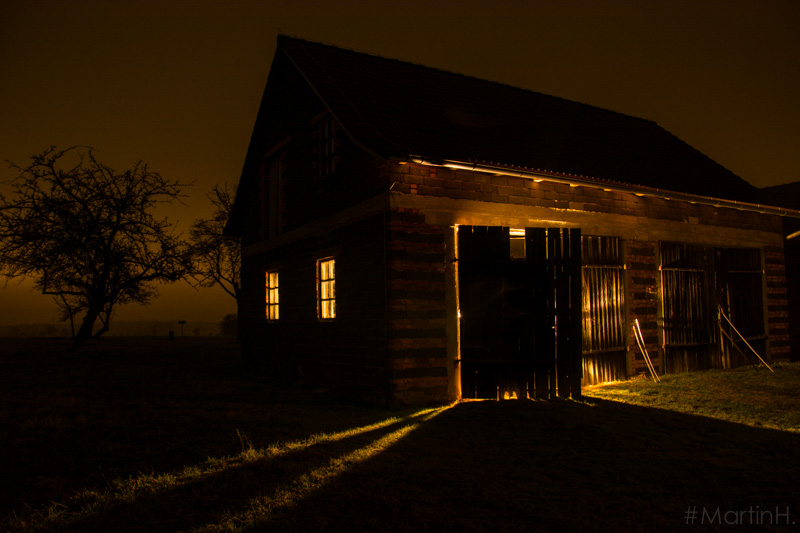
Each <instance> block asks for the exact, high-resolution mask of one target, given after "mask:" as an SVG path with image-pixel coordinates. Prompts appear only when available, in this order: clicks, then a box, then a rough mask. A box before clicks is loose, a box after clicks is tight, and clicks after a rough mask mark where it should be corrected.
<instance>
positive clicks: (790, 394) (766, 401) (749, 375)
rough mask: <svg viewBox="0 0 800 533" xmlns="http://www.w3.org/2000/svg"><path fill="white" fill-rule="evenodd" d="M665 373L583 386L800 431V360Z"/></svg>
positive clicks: (592, 392) (614, 396)
mask: <svg viewBox="0 0 800 533" xmlns="http://www.w3.org/2000/svg"><path fill="white" fill-rule="evenodd" d="M773 368H774V369H775V373H772V372H770V371H769V370H767V369H766V368H764V367H763V366H762V367H755V368H754V367H741V368H737V369H733V370H709V371H705V372H693V373H686V374H666V375H664V376H662V381H661V382H660V383H654V382H653V381H651V380H647V379H642V378H636V379H632V380H629V381H622V382H616V383H610V384H606V385H599V386H595V387H590V388H587V389H586V390H585V391H584V393H585V394H586V395H587V396H590V397H594V398H601V399H605V400H613V401H618V402H623V403H629V404H633V405H641V406H645V407H654V408H658V409H667V410H670V411H677V412H681V413H687V414H693V415H700V416H707V417H711V418H717V419H720V420H727V421H729V422H736V423H740V424H746V425H749V426H753V427H765V428H771V429H779V430H782V431H790V432H800V395H798V392H797V391H798V390H800V363H777V364H775V365H773Z"/></svg>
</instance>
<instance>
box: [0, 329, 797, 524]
mask: <svg viewBox="0 0 800 533" xmlns="http://www.w3.org/2000/svg"><path fill="white" fill-rule="evenodd" d="M1 350H2V351H0V531H5V530H11V531H17V530H26V529H30V530H58V531H190V530H212V531H222V530H280V531H287V530H289V531H292V530H295V531H315V530H323V529H327V530H342V531H345V530H346V531H351V530H420V529H423V530H436V531H464V530H466V531H471V530H475V531H484V530H509V531H512V530H522V531H529V530H558V531H579V530H588V531H597V530H611V531H674V530H682V529H689V530H695V529H700V530H709V529H722V530H728V531H747V530H750V529H752V527H753V526H759V528H761V527H764V529H765V530H774V529H787V530H800V486H799V484H800V475H799V474H800V433H798V432H797V429H794V430H793V429H792V428H789V429H790V430H789V431H787V430H783V431H781V430H776V429H766V428H759V427H753V425H746V424H742V423H734V422H730V421H724V420H719V419H714V418H710V417H708V416H698V415H695V414H687V413H679V412H676V411H671V410H666V409H663V408H652V407H642V406H637V405H631V404H626V403H620V402H618V401H611V400H608V399H601V398H587V399H586V400H585V401H583V402H574V401H552V402H533V401H507V402H467V403H461V404H457V405H455V406H450V407H447V406H445V407H444V408H440V409H427V410H422V409H406V410H385V409H379V408H370V407H359V406H352V405H347V404H342V403H337V402H335V401H334V400H333V399H332V398H331V397H330V395H329V394H328V393H327V392H326V391H325V390H323V389H318V388H313V387H310V386H307V385H303V384H296V385H294V386H293V387H287V386H283V385H279V384H276V383H273V382H271V381H270V380H269V379H267V378H265V377H262V376H258V375H253V374H250V373H246V372H243V371H242V370H241V369H240V367H239V363H238V354H237V346H236V344H235V343H233V342H231V341H226V340H221V339H189V338H186V339H182V338H178V339H176V340H175V341H173V342H169V341H166V340H147V339H135V340H131V339H102V340H101V341H100V342H98V343H96V344H95V345H93V346H90V347H89V349H87V350H86V351H85V352H84V353H80V354H68V353H65V352H64V351H63V347H62V346H61V345H60V344H59V343H57V342H56V341H51V340H8V341H6V342H5V344H3V347H2V349H1ZM787 369H788V370H787ZM777 370H778V372H777V373H776V374H775V375H772V376H770V375H768V374H767V373H766V372H761V373H757V371H755V370H752V369H751V370H750V371H751V372H756V373H754V374H753V375H752V376H753V377H752V378H750V377H748V379H750V381H753V382H754V383H756V385H757V386H758V387H759V388H760V390H762V393H763V394H766V396H765V398H767V399H765V400H763V402H764V403H767V404H769V402H770V400H769V397H770V396H769V394H770V393H769V387H770V386H773V385H774V384H775V383H778V381H776V380H781V381H780V387H778V388H776V389H775V390H776V391H778V392H774V393H773V396H777V395H779V394H785V391H786V390H787V387H789V388H791V387H792V386H795V389H794V390H800V389H799V388H800V383H797V384H795V385H793V381H791V380H795V379H797V378H795V377H794V376H796V375H797V374H798V372H797V368H794V367H793V366H792V365H787V366H786V367H785V369H784V370H785V371H782V370H781V369H780V368H779V369H777ZM782 372H783V373H782ZM718 376H719V377H713V376H712V377H713V379H719V380H725V379H727V378H726V377H725V376H726V374H725V373H724V372H721V373H718ZM748 376H749V375H748ZM759 380H766V381H764V384H763V385H761V384H760V383H761V381H759ZM769 380H772V381H769ZM787 380H789V381H787ZM798 381H800V380H798ZM676 383H677V382H672V383H671V385H670V386H671V388H669V387H665V388H664V389H663V390H665V391H673V392H670V394H673V396H675V398H676V399H675V403H676V404H680V397H681V392H680V391H681V388H680V386H679V385H676ZM735 389H736V387H735V388H734V390H735ZM715 390H717V391H722V390H726V389H725V388H724V387H718V388H715ZM764 390H766V391H767V392H766V393H764V392H763V391H764ZM720 394H723V393H722V392H718V393H717V401H719V395H720ZM726 394H731V395H732V398H731V399H730V401H729V402H728V403H729V405H730V406H731V407H730V408H731V409H732V410H734V411H735V409H736V398H735V395H736V394H737V393H735V392H734V393H726ZM693 397H694V398H695V400H693V401H697V400H696V395H694V396H693ZM668 403H669V402H666V404H668ZM723 403H724V402H723ZM726 405H727V404H726ZM782 405H783V404H782ZM785 405H788V406H789V407H785V406H784V407H782V409H783V410H784V411H785V410H786V409H793V408H794V407H791V406H792V405H795V404H785ZM766 408H767V409H768V408H769V406H768V405H767V407H766ZM734 414H735V413H734ZM784 414H785V413H784ZM748 416H751V415H748ZM784 418H785V417H783V415H782V419H784ZM789 419H790V420H791V419H792V418H791V416H789ZM798 429H800V428H798ZM709 522H711V523H709ZM794 522H798V524H794Z"/></svg>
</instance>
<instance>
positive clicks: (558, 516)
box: [256, 400, 800, 531]
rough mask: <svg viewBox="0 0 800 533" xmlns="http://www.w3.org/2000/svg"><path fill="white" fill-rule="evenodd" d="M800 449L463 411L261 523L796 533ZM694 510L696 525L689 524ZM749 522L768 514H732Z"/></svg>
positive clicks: (485, 406)
mask: <svg viewBox="0 0 800 533" xmlns="http://www.w3.org/2000/svg"><path fill="white" fill-rule="evenodd" d="M799 449H800V436H798V435H795V434H788V433H783V432H779V431H774V430H766V429H757V428H752V427H748V426H742V425H738V424H734V423H730V422H723V421H719V420H711V419H707V418H700V417H695V416H692V415H684V414H677V413H671V412H667V411H661V410H656V409H650V408H643V407H636V406H630V405H626V404H620V403H615V402H609V401H602V400H591V401H590V402H586V403H577V402H501V403H498V402H474V403H464V404H459V405H457V406H456V407H455V408H453V409H450V410H448V411H445V412H443V413H442V414H441V415H440V416H438V417H436V418H435V419H434V420H432V421H430V422H429V423H426V424H424V425H422V426H421V427H420V428H419V429H418V430H417V431H415V432H413V433H411V434H409V435H408V437H407V438H405V439H402V440H401V441H399V442H398V443H397V444H396V445H394V446H392V447H391V448H389V449H387V450H386V451H385V452H384V453H381V454H380V455H376V456H375V457H373V458H372V459H370V460H369V461H367V462H364V463H361V464H358V465H355V466H354V467H353V468H352V469H350V470H349V471H348V472H347V473H346V474H344V475H342V476H340V477H338V478H337V479H336V480H335V481H333V482H332V483H331V484H329V485H327V486H325V487H323V488H321V489H320V490H318V491H315V492H314V493H313V494H310V495H309V496H308V497H307V498H306V499H305V500H303V502H302V503H301V504H299V505H297V506H295V507H293V508H291V509H287V510H285V511H282V512H279V513H275V514H273V515H266V516H263V517H261V518H260V519H259V520H258V521H257V522H256V524H257V525H258V526H261V527H269V528H270V529H272V528H274V529H275V530H280V531H302V530H323V529H339V530H351V529H378V530H380V529H393V530H414V529H417V528H419V527H423V528H425V529H428V530H465V531H469V530H475V531H483V530H489V529H497V528H503V529H521V530H531V529H544V530H552V529H558V530H567V531H571V530H593V531H594V530H616V531H619V530H625V531H652V530H675V529H679V528H681V527H686V526H687V525H699V524H701V521H703V520H704V522H705V523H704V524H703V525H704V526H708V525H709V521H713V522H714V523H713V524H710V525H712V526H718V527H730V525H732V523H737V524H740V525H742V524H744V525H749V524H768V525H769V524H770V523H772V524H774V525H775V526H777V528H780V527H788V528H790V529H791V528H795V527H797V526H796V525H794V524H793V523H794V522H798V523H800V517H798V509H800V507H799V506H800V501H799V500H798V493H797V490H796V480H797V479H798V474H799V473H800V469H798V463H799V461H800V459H799V458H798V453H797V452H798V450H799ZM690 506H692V507H695V506H696V508H697V510H698V515H697V518H696V519H695V522H694V523H692V524H687V515H686V513H687V510H689V509H690ZM704 509H705V510H706V515H705V516H704V515H703V510H704ZM717 509H719V510H720V514H717V515H715V513H716V510H717ZM787 509H788V510H789V513H790V515H789V516H788V517H787V516H785V515H786V512H787ZM751 510H752V511H756V512H757V513H760V512H762V511H771V512H772V515H771V517H770V515H768V514H745V515H735V516H734V515H731V514H730V513H729V511H748V512H749V511H751ZM776 510H777V513H776ZM726 513H728V514H727V515H726ZM736 520H738V522H736ZM726 521H727V522H726ZM720 522H723V523H720ZM787 522H788V524H787Z"/></svg>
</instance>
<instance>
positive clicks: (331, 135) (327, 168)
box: [317, 117, 338, 178]
mask: <svg viewBox="0 0 800 533" xmlns="http://www.w3.org/2000/svg"><path fill="white" fill-rule="evenodd" d="M336 130H337V127H336V122H335V121H334V120H333V118H332V117H328V118H326V119H324V120H323V121H322V122H320V123H319V124H318V125H317V156H318V157H317V165H318V171H319V177H320V178H325V177H327V176H330V175H331V174H333V173H334V172H336V165H337V162H338V161H337V159H338V155H337V154H336V144H337V143H336Z"/></svg>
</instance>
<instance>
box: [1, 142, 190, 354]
mask: <svg viewBox="0 0 800 533" xmlns="http://www.w3.org/2000/svg"><path fill="white" fill-rule="evenodd" d="M11 168H14V169H16V170H18V171H19V175H18V176H17V177H16V178H14V179H12V180H10V181H9V182H8V183H9V184H10V185H11V188H12V191H13V194H12V195H10V197H9V198H6V197H5V196H3V195H0V274H2V275H5V276H6V277H8V278H14V277H31V278H33V280H34V284H35V287H36V288H37V289H38V290H41V291H42V293H43V294H50V295H53V296H54V298H55V300H56V303H57V304H58V305H59V307H60V308H61V310H62V312H63V315H64V317H65V318H70V320H72V319H73V317H74V316H75V315H76V314H79V313H83V321H82V323H81V326H80V328H79V329H78V332H77V334H75V335H74V336H73V343H72V347H73V349H77V348H78V347H79V346H81V345H82V344H83V343H84V342H85V341H86V340H88V339H90V338H92V337H99V336H100V335H102V334H103V333H105V332H106V331H108V329H109V326H110V323H111V317H112V313H113V311H114V309H115V308H116V306H118V305H122V304H126V303H129V302H136V303H140V304H146V303H148V302H149V301H150V300H151V299H152V298H153V297H155V296H156V295H157V294H158V293H157V292H156V290H155V287H154V285H155V283H158V282H173V281H177V280H178V279H181V278H182V277H184V276H185V275H186V273H187V271H188V268H189V260H188V254H187V249H186V248H187V247H186V245H185V243H184V241H182V240H181V238H180V236H179V235H177V234H176V233H175V230H174V226H173V224H172V223H171V222H170V221H169V220H168V219H166V218H161V219H158V218H156V217H155V216H154V214H153V209H154V208H155V207H156V206H157V205H158V204H163V203H167V204H168V203H171V202H174V201H176V200H178V201H179V200H180V197H181V189H182V187H184V184H181V183H178V182H177V181H169V180H167V179H165V178H163V177H161V175H159V174H158V173H156V172H151V171H149V170H148V168H147V165H146V164H145V163H142V162H141V161H139V162H137V163H135V164H134V166H133V168H131V169H129V170H125V171H124V172H122V173H115V172H114V170H113V169H111V168H110V167H108V166H106V165H104V164H102V163H100V162H99V161H98V160H97V158H96V157H95V151H94V149H93V148H91V147H71V148H67V149H64V150H59V149H56V148H55V147H53V146H51V147H50V148H48V149H47V150H45V151H44V152H42V153H41V154H39V155H34V156H32V157H31V161H30V164H28V165H27V166H24V167H23V166H18V165H15V164H13V163H11ZM98 319H99V321H100V323H101V326H100V328H99V329H97V331H95V322H96V321H97V320H98Z"/></svg>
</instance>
